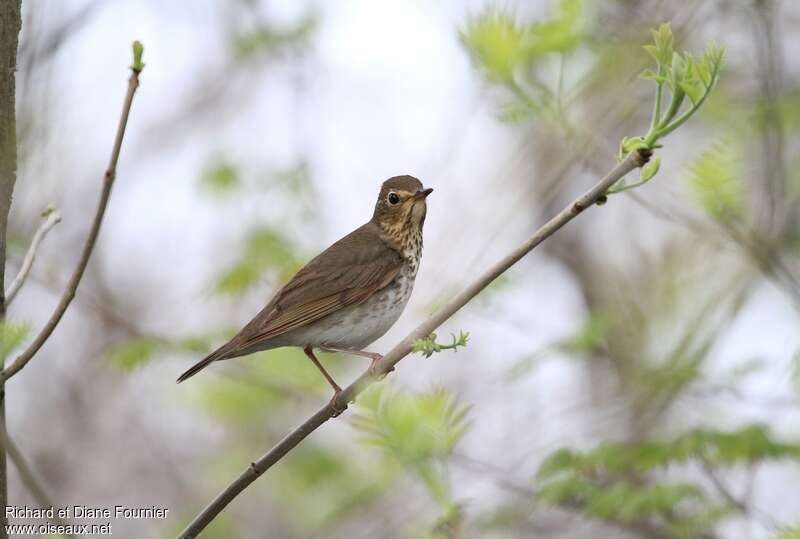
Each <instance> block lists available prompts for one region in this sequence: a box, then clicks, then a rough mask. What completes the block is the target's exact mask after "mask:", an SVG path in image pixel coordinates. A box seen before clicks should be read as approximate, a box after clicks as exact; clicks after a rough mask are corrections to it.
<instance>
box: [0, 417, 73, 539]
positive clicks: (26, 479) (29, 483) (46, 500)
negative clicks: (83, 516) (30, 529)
mask: <svg viewBox="0 0 800 539" xmlns="http://www.w3.org/2000/svg"><path fill="white" fill-rule="evenodd" d="M0 445H2V446H3V447H5V450H6V453H7V454H8V456H9V458H10V459H11V461H12V462H13V463H14V466H15V467H16V468H17V472H18V473H19V477H20V480H21V481H22V484H23V485H25V488H26V489H28V492H29V493H30V494H31V496H33V499H34V500H36V503H38V504H39V507H41V508H43V509H47V508H50V507H55V505H53V500H52V498H50V496H49V495H48V494H47V492H46V491H45V490H44V487H42V485H41V483H40V482H39V480H38V479H37V478H36V475H35V474H34V473H33V469H32V468H31V465H30V463H28V459H26V458H25V455H24V454H23V453H22V451H21V450H20V448H19V447H18V446H17V444H15V443H14V440H12V439H11V437H9V435H8V433H7V432H5V431H4V430H2V429H0ZM52 520H53V523H54V524H56V525H58V526H67V525H68V523H67V522H66V521H65V520H64V519H62V518H61V517H60V516H58V511H55V512H54V514H53V518H52ZM65 536H66V537H74V535H72V534H65Z"/></svg>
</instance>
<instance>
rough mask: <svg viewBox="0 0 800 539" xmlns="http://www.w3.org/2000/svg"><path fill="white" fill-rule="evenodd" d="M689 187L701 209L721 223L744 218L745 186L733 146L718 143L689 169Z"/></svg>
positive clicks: (700, 156)
mask: <svg viewBox="0 0 800 539" xmlns="http://www.w3.org/2000/svg"><path fill="white" fill-rule="evenodd" d="M689 172H690V174H689V186H690V187H691V189H692V192H693V194H694V196H695V199H696V200H697V203H698V204H699V205H700V207H701V208H702V209H703V210H705V212H706V213H707V214H708V215H709V216H710V217H711V218H712V219H714V220H716V221H719V222H721V223H728V222H733V221H737V222H738V221H741V219H742V218H743V217H744V210H745V208H744V186H743V183H742V177H741V174H740V172H739V170H738V155H737V151H736V150H735V148H734V146H733V145H732V144H723V143H718V144H715V145H714V146H713V147H711V148H709V149H707V150H705V151H704V152H702V153H701V154H700V155H699V156H698V157H697V159H696V160H695V161H694V162H693V163H692V164H691V165H690V167H689Z"/></svg>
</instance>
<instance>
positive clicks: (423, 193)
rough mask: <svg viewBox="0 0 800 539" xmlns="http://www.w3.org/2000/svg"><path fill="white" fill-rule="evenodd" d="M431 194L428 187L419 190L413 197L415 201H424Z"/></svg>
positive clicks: (431, 190) (431, 191)
mask: <svg viewBox="0 0 800 539" xmlns="http://www.w3.org/2000/svg"><path fill="white" fill-rule="evenodd" d="M431 193H433V189H432V188H430V187H428V188H427V189H421V190H419V191H417V192H416V194H415V195H414V198H415V199H417V200H422V199H425V198H426V197H427V196H428V195H430V194H431Z"/></svg>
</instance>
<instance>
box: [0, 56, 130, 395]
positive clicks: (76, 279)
mask: <svg viewBox="0 0 800 539" xmlns="http://www.w3.org/2000/svg"><path fill="white" fill-rule="evenodd" d="M136 43H138V41H137V42H136ZM139 47H141V44H139ZM136 53H137V47H136V44H134V63H133V65H132V66H131V76H130V78H129V79H128V93H127V95H126V96H125V102H124V104H123V106H122V114H121V116H120V119H119V125H118V126H117V136H116V138H115V140H114V147H113V149H112V150H111V159H110V160H109V163H108V168H107V169H106V172H105V174H104V175H103V190H102V191H101V193H100V200H99V202H98V203H97V211H96V212H95V216H94V221H93V222H92V227H91V228H90V229H89V235H88V236H87V238H86V243H85V244H84V245H83V251H82V252H81V256H80V258H79V259H78V265H77V266H76V267H75V271H74V272H73V273H72V277H71V278H70V280H69V282H68V283H67V288H66V290H64V295H63V296H62V297H61V301H60V302H59V303H58V306H57V307H56V310H55V311H54V312H53V314H52V315H51V316H50V320H48V321H47V323H46V324H45V326H44V327H43V328H42V330H41V331H40V332H39V334H38V335H37V336H36V338H35V339H34V340H33V342H32V343H31V344H30V346H28V348H27V349H26V350H25V351H24V352H22V354H20V355H19V357H17V358H16V359H15V360H14V362H13V363H12V364H11V365H10V366H9V367H8V368H6V369H4V370H3V372H2V374H0V378H2V380H3V381H5V380H8V379H9V378H11V377H12V376H14V375H15V374H17V373H18V372H19V371H20V370H21V369H22V368H23V367H25V365H26V364H27V363H28V362H29V361H30V360H31V359H32V358H33V356H34V355H36V352H38V351H39V349H40V348H41V347H42V345H43V344H44V343H45V341H47V339H48V338H49V337H50V335H51V334H52V333H53V330H55V329H56V326H58V323H59V322H60V321H61V317H63V316H64V313H65V312H66V310H67V307H69V304H70V302H72V299H73V298H74V297H75V291H76V290H77V289H78V285H79V284H80V282H81V277H83V273H84V271H86V265H87V264H88V263H89V257H90V256H91V255H92V251H93V250H94V246H95V243H97V236H98V234H99V233H100V225H101V224H102V223H103V215H105V213H106V206H108V199H109V197H110V196H111V187H112V186H113V185H114V178H115V176H116V174H117V161H118V160H119V152H120V150H121V149H122V139H123V137H124V136H125V127H126V126H127V125H128V114H129V113H130V111H131V104H132V103H133V96H134V94H135V93H136V89H137V88H138V87H139V73H141V71H142V68H143V67H144V66H143V64H142V63H141V51H140V50H139V51H138V53H139V54H138V61H137V56H136Z"/></svg>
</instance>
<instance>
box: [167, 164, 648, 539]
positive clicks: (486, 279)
mask: <svg viewBox="0 0 800 539" xmlns="http://www.w3.org/2000/svg"><path fill="white" fill-rule="evenodd" d="M649 158H650V152H649V151H647V150H636V151H632V152H631V153H629V154H628V156H627V157H626V158H625V160H624V161H622V162H621V163H619V164H617V166H615V167H614V169H613V170H611V172H609V173H608V174H607V175H606V176H605V177H604V178H603V179H602V180H600V182H598V183H597V184H596V185H595V186H594V187H592V188H591V189H589V190H588V191H587V192H586V193H584V194H583V195H582V196H580V197H579V198H578V199H576V200H575V201H574V202H573V203H572V204H570V205H569V206H567V207H566V208H564V209H563V210H561V212H559V213H558V214H557V215H556V216H555V217H553V218H552V219H550V220H549V221H547V222H546V223H545V224H544V225H542V227H541V228H539V230H537V231H536V232H534V234H533V235H532V236H531V237H530V238H528V239H527V240H526V241H525V242H524V243H522V245H520V246H519V247H517V248H516V249H514V250H513V251H512V252H511V253H509V254H508V255H507V256H506V257H505V258H503V259H502V260H500V261H499V262H497V263H496V264H495V265H494V266H492V267H491V268H489V269H488V270H487V271H486V272H485V273H484V274H483V275H481V276H480V277H478V279H476V280H475V281H474V282H473V283H472V284H470V285H469V286H467V288H465V289H464V290H463V291H461V293H459V294H458V295H456V296H455V297H453V298H452V299H451V300H450V301H449V302H448V303H447V304H445V305H444V306H443V307H441V308H440V309H439V310H438V311H436V312H435V313H434V314H433V315H432V316H431V317H430V318H428V319H427V320H425V321H424V322H423V323H422V324H420V325H419V326H417V328H416V329H414V330H413V331H412V332H411V333H409V334H408V335H407V336H406V337H405V338H404V339H403V340H402V341H400V342H399V343H398V344H397V345H396V346H395V347H394V348H392V349H391V350H390V351H389V353H387V354H386V355H385V356H384V357H383V359H382V360H381V361H379V362H378V364H377V365H376V366H375V369H374V372H375V374H374V375H372V374H370V373H369V371H367V372H365V373H364V374H362V375H361V376H360V377H359V378H358V379H356V381H355V382H353V383H352V384H350V385H349V386H347V388H345V389H344V391H342V393H341V394H340V395H339V398H338V399H336V401H335V402H330V403H328V404H327V405H326V406H324V407H322V408H320V410H319V411H317V413H315V414H314V415H313V416H311V417H310V418H308V419H307V420H306V421H305V423H303V424H302V425H300V426H299V427H297V428H295V429H294V430H293V431H292V432H290V433H289V434H288V435H287V436H286V437H284V438H283V439H282V440H281V441H280V442H278V444H277V445H276V446H274V447H273V448H272V449H270V450H269V451H268V452H267V453H266V454H264V455H263V456H262V457H261V458H260V459H258V460H257V461H256V462H253V463H251V464H250V466H248V467H247V469H246V470H245V471H244V472H242V474H241V475H240V476H239V477H237V478H236V479H235V480H234V481H233V482H232V483H231V484H230V485H229V486H228V487H227V488H226V489H225V490H223V491H222V492H221V493H220V494H219V495H218V496H217V497H216V498H214V500H212V501H211V503H210V504H209V505H208V506H207V507H206V508H205V509H203V511H202V512H200V514H199V515H197V517H195V519H194V520H193V521H192V522H191V523H189V525H188V526H187V527H186V529H185V530H184V531H183V532H182V533H181V534H180V535H179V536H178V537H179V539H190V538H193V537H197V535H198V534H199V533H200V532H201V531H203V529H204V528H205V527H206V526H208V524H209V523H210V522H211V521H212V520H214V518H215V517H216V516H217V515H218V514H219V513H220V511H222V510H223V509H224V508H225V507H226V506H227V505H228V504H229V503H230V502H231V501H232V500H233V499H234V498H235V497H236V496H237V495H238V494H239V493H240V492H242V491H243V490H244V489H245V488H247V486H248V485H250V483H252V482H253V481H255V480H256V479H257V478H258V477H259V476H261V475H262V474H263V473H264V472H266V471H267V470H269V469H270V468H271V467H272V466H273V465H274V464H275V463H277V462H278V461H279V460H280V459H281V458H283V457H284V456H285V455H286V454H287V453H288V452H289V451H291V450H292V449H293V448H294V447H295V446H297V445H298V444H299V443H300V442H301V441H303V439H305V438H306V436H308V435H309V434H311V433H312V432H314V431H315V430H316V429H317V428H319V427H320V426H321V425H322V424H323V423H325V422H326V421H327V420H328V419H330V418H331V417H334V416H335V414H336V412H335V410H337V409H338V410H341V409H342V408H344V407H345V405H346V403H348V402H350V401H352V400H353V399H355V397H356V396H357V395H358V394H359V393H361V392H362V391H363V390H364V389H366V388H367V387H368V386H369V385H371V384H372V383H373V382H375V380H376V379H377V378H380V377H381V376H382V375H384V374H387V373H389V372H390V371H391V370H392V369H393V368H394V366H395V365H396V364H397V363H398V362H399V361H400V360H401V359H403V358H404V357H406V356H407V355H408V354H410V353H411V351H412V348H413V346H414V343H415V342H416V341H417V340H418V339H424V338H426V337H428V336H429V335H430V334H431V332H433V331H434V330H435V329H436V328H438V327H439V326H440V325H442V324H443V323H444V322H445V321H446V320H447V319H448V318H450V317H451V316H453V314H455V313H456V312H457V311H458V310H459V309H461V308H462V307H463V306H464V305H466V304H467V303H469V302H470V301H471V300H472V299H473V298H474V297H475V296H476V295H478V294H479V293H480V292H481V291H482V290H483V289H484V288H486V287H487V286H488V285H489V284H490V283H491V282H492V281H494V280H495V279H496V278H497V277H499V276H500V275H502V274H503V273H504V272H505V271H506V270H508V269H509V268H510V267H511V266H513V265H514V264H516V263H517V262H519V260H520V259H521V258H522V257H524V256H525V255H526V254H528V253H529V252H530V251H532V250H533V249H534V248H535V247H536V246H537V245H539V244H540V243H541V242H542V241H544V240H545V239H547V238H548V237H550V236H551V235H552V234H553V233H554V232H556V231H557V230H558V229H560V228H561V227H563V226H564V225H565V224H567V223H568V222H570V221H571V220H572V219H574V218H575V217H577V216H578V215H579V214H580V213H581V212H583V210H585V209H586V208H588V207H589V206H591V205H593V204H595V203H596V202H597V201H598V200H600V199H601V198H602V197H603V196H604V195H605V193H606V191H608V189H609V188H610V187H611V186H612V185H614V184H615V183H616V182H617V181H619V180H620V179H622V178H623V177H624V176H625V175H626V174H627V173H629V172H631V171H632V170H634V169H636V168H638V167H641V166H642V165H644V164H645V163H647V161H648V160H649Z"/></svg>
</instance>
